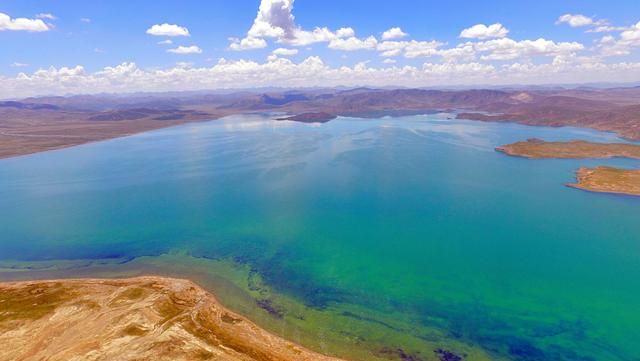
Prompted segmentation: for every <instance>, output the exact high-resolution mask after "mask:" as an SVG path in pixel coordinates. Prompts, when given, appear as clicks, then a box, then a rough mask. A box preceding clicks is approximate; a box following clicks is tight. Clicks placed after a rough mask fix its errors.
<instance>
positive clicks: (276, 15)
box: [229, 0, 372, 50]
mask: <svg viewBox="0 0 640 361" xmlns="http://www.w3.org/2000/svg"><path fill="white" fill-rule="evenodd" d="M293 2H294V0H262V1H261V2H260V7H259V8H258V13H257V15H256V18H255V19H254V21H253V24H252V25H251V28H249V31H248V32H247V34H246V36H245V37H244V38H241V39H239V38H231V39H229V40H230V41H231V44H230V45H229V48H230V49H231V50H251V49H261V48H265V47H267V41H266V40H265V39H273V40H274V41H275V42H277V43H281V44H287V45H291V46H307V45H310V44H314V43H322V42H325V43H330V45H331V43H332V42H333V44H332V45H331V46H330V47H331V48H333V49H340V50H352V49H353V50H355V49H354V48H358V47H360V48H371V47H372V41H371V39H370V38H367V39H355V40H354V39H351V38H354V37H355V31H354V30H353V29H352V28H349V27H345V28H340V29H338V30H335V31H333V30H330V29H329V28H326V27H317V28H315V29H313V30H304V29H302V28H301V27H300V26H299V25H298V24H296V22H295V17H294V16H293ZM347 39H348V40H347Z"/></svg>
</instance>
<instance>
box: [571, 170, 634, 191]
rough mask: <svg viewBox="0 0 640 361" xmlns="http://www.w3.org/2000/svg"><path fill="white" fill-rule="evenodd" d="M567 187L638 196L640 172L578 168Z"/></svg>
mask: <svg viewBox="0 0 640 361" xmlns="http://www.w3.org/2000/svg"><path fill="white" fill-rule="evenodd" d="M576 179H577V183H575V184H568V186H569V187H572V188H577V189H583V190H586V191H591V192H599V193H615V194H626V195H633V196H640V170H629V169H620V168H613V167H604V166H600V167H596V168H580V169H578V171H577V172H576Z"/></svg>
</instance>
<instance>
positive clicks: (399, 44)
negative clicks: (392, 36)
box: [377, 40, 443, 58]
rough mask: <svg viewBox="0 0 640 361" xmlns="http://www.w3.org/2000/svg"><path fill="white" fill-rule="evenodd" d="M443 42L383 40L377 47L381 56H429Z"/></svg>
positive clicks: (434, 53)
mask: <svg viewBox="0 0 640 361" xmlns="http://www.w3.org/2000/svg"><path fill="white" fill-rule="evenodd" d="M442 45H443V43H441V42H439V41H435V40H432V41H417V40H411V41H383V42H382V43H380V44H379V45H378V47H377V49H378V51H379V52H380V55H381V56H384V57H395V56H400V55H404V57H405V58H418V57H430V56H434V55H437V54H438V48H440V47H441V46H442Z"/></svg>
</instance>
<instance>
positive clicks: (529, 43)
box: [473, 38, 584, 60]
mask: <svg viewBox="0 0 640 361" xmlns="http://www.w3.org/2000/svg"><path fill="white" fill-rule="evenodd" d="M473 46H474V49H475V50H476V51H478V52H484V53H488V54H486V55H483V56H482V57H481V59H482V60H513V59H519V58H528V57H533V56H557V55H569V54H573V53H575V52H577V51H580V50H583V49H584V45H582V44H580V43H577V42H560V43H556V42H554V41H551V40H546V39H543V38H540V39H537V40H522V41H515V40H512V39H509V38H504V39H494V40H489V41H485V42H480V43H475V44H474V45H473Z"/></svg>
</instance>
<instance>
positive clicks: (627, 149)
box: [496, 138, 640, 159]
mask: <svg viewBox="0 0 640 361" xmlns="http://www.w3.org/2000/svg"><path fill="white" fill-rule="evenodd" d="M496 150H497V151H499V152H503V153H505V154H508V155H512V156H516V157H524V158H530V159H605V158H615V157H620V158H635V159H640V145H637V144H628V143H593V142H587V141H583V140H574V141H569V142H546V141H544V140H541V139H536V138H532V139H528V140H527V141H524V142H516V143H512V144H507V145H504V146H502V147H498V148H496Z"/></svg>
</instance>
